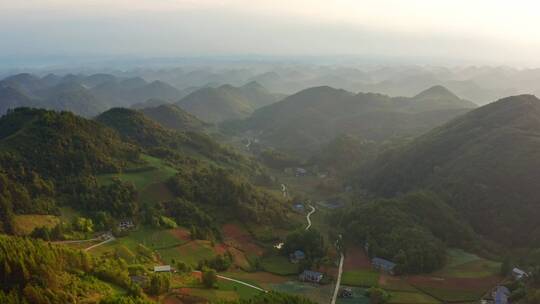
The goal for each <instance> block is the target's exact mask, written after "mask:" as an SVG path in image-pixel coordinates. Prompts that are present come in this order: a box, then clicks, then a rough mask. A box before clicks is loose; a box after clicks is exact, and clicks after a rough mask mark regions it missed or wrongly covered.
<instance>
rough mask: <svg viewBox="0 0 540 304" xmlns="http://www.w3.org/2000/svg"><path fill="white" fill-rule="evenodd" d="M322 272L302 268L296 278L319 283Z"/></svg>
mask: <svg viewBox="0 0 540 304" xmlns="http://www.w3.org/2000/svg"><path fill="white" fill-rule="evenodd" d="M323 276H324V275H323V274H322V273H320V272H317V271H311V270H304V272H302V273H301V274H300V275H299V276H298V278H299V279H300V281H302V282H312V283H320V282H321V280H322V279H323Z"/></svg>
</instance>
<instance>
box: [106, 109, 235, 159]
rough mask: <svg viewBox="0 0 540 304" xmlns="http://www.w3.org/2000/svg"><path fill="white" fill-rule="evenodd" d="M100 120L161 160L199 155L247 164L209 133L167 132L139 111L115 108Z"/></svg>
mask: <svg viewBox="0 0 540 304" xmlns="http://www.w3.org/2000/svg"><path fill="white" fill-rule="evenodd" d="M96 120H97V121H98V122H101V123H103V124H104V125H107V126H109V127H111V128H113V129H115V130H116V131H118V133H120V135H121V136H122V138H123V139H124V140H126V141H128V142H131V143H133V144H135V145H138V146H140V147H142V148H143V149H145V150H146V151H147V152H148V153H150V154H152V155H156V156H158V157H163V156H167V157H173V158H174V157H175V156H178V155H179V154H182V155H186V154H187V155H191V154H193V153H195V154H196V155H199V156H201V155H202V156H204V157H206V158H209V159H210V160H212V161H217V162H225V163H227V162H228V163H237V164H238V163H241V162H242V161H245V160H243V159H242V157H240V156H239V155H237V154H236V153H234V152H232V151H230V150H229V149H227V148H225V147H223V146H221V145H220V144H218V143H217V142H215V141H214V140H212V139H211V138H210V137H209V136H208V135H206V134H203V133H200V132H179V131H174V130H169V129H165V128H164V127H162V126H161V125H159V124H158V123H156V122H154V121H152V120H150V119H149V118H147V117H145V116H144V115H143V114H142V113H141V112H138V111H135V110H130V109H124V108H114V109H111V110H109V111H107V112H104V113H102V114H101V115H99V116H98V117H97V119H96Z"/></svg>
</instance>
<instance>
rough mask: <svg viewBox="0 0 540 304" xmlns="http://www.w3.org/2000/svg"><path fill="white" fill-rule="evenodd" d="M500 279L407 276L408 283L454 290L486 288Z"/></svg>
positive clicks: (493, 277) (495, 277)
mask: <svg viewBox="0 0 540 304" xmlns="http://www.w3.org/2000/svg"><path fill="white" fill-rule="evenodd" d="M500 280H501V278H499V277H497V276H491V277H483V278H440V277H430V276H411V277H409V278H407V282H408V283H410V284H412V285H414V286H418V287H424V286H425V287H435V288H440V289H456V290H482V289H486V290H487V289H489V288H491V287H493V286H495V285H497V283H499V282H500Z"/></svg>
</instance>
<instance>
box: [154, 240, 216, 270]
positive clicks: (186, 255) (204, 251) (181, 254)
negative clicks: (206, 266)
mask: <svg viewBox="0 0 540 304" xmlns="http://www.w3.org/2000/svg"><path fill="white" fill-rule="evenodd" d="M174 249H175V250H176V251H175V252H173V251H168V250H167V252H162V251H159V250H158V252H160V254H162V253H163V254H167V255H166V256H163V255H162V258H163V260H166V259H167V258H168V259H169V261H170V259H171V258H175V259H176V260H177V261H183V262H185V263H187V264H189V265H191V266H197V263H198V262H199V261H200V260H203V259H211V258H212V257H214V256H215V255H216V251H215V250H214V247H212V244H211V243H210V241H193V242H189V243H187V244H185V245H182V246H179V247H176V248H174ZM169 254H170V255H169Z"/></svg>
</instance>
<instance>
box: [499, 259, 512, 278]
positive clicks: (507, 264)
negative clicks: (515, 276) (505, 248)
mask: <svg viewBox="0 0 540 304" xmlns="http://www.w3.org/2000/svg"><path fill="white" fill-rule="evenodd" d="M511 267H512V266H511V260H510V257H505V258H504V260H503V262H502V263H501V275H502V276H504V277H505V276H507V275H508V274H509V273H510V269H511Z"/></svg>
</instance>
